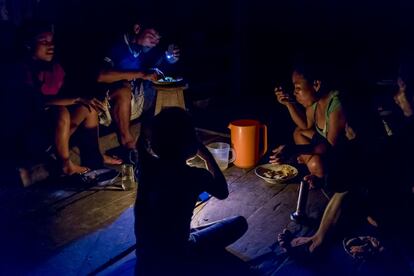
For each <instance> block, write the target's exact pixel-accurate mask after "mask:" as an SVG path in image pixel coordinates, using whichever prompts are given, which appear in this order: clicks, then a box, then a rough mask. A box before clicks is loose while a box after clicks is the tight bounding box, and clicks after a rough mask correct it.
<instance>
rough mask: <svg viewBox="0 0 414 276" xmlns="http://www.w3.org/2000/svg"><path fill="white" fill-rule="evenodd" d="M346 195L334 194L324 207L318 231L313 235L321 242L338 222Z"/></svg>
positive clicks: (345, 193) (344, 193)
mask: <svg viewBox="0 0 414 276" xmlns="http://www.w3.org/2000/svg"><path fill="white" fill-rule="evenodd" d="M347 194H348V192H343V193H335V194H334V195H333V196H332V198H331V200H330V201H329V203H328V205H327V206H326V208H325V212H324V213H323V216H322V220H321V223H320V225H319V228H318V231H317V232H316V234H315V235H316V236H319V237H321V238H322V240H324V239H325V237H326V235H327V234H328V232H329V231H330V230H331V229H332V228H333V227H334V226H335V225H336V223H337V222H338V219H339V217H340V216H341V212H342V208H343V201H344V198H345V197H346V195H347Z"/></svg>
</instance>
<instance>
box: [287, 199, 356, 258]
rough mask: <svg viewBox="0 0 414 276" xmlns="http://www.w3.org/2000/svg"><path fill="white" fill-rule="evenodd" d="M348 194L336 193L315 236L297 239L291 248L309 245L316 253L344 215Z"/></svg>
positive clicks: (310, 249)
mask: <svg viewBox="0 0 414 276" xmlns="http://www.w3.org/2000/svg"><path fill="white" fill-rule="evenodd" d="M347 194H348V192H343V193H335V194H334V195H333V196H332V198H331V200H330V201H329V203H328V205H327V206H326V208H325V211H324V213H323V216H322V220H321V223H320V225H319V228H318V230H317V231H316V233H315V235H313V236H312V237H298V238H295V239H293V240H292V242H291V246H292V247H296V246H299V245H302V244H305V243H306V244H307V243H309V251H310V252H314V251H315V250H316V249H317V248H318V247H319V246H320V245H321V244H322V243H323V241H324V240H325V239H326V237H327V234H329V232H330V231H331V230H332V228H333V227H334V226H335V225H336V223H337V222H338V219H339V217H340V216H341V213H342V207H343V202H344V198H345V197H346V195H347Z"/></svg>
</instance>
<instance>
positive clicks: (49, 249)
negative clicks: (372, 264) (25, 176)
mask: <svg viewBox="0 0 414 276" xmlns="http://www.w3.org/2000/svg"><path fill="white" fill-rule="evenodd" d="M198 133H199V136H200V139H201V140H202V141H204V143H205V144H208V143H210V142H214V141H228V140H229V137H228V135H222V134H219V133H215V132H210V131H205V130H199V131H198ZM192 165H194V166H203V162H202V161H201V160H193V164H192ZM224 174H225V176H226V179H227V181H228V185H229V190H230V195H229V197H228V198H227V199H225V200H217V199H215V198H211V199H209V200H208V201H206V202H205V203H203V204H201V205H199V206H198V207H197V208H196V209H195V210H194V216H193V220H192V226H193V227H196V226H201V225H203V224H206V223H210V222H213V221H215V220H220V219H222V218H226V217H228V216H233V215H242V216H244V217H245V218H246V219H247V221H248V224H249V229H248V231H247V232H246V234H245V235H244V236H243V237H242V238H241V239H239V240H238V241H237V242H235V243H234V244H232V245H231V246H229V247H228V248H227V250H228V251H229V252H230V253H231V254H233V255H234V256H236V257H237V258H239V259H240V260H242V261H243V262H245V263H247V264H248V266H249V267H250V268H251V271H253V272H254V273H256V274H257V275H294V274H292V273H296V272H297V271H299V273H296V275H302V273H304V271H305V272H307V270H306V269H305V270H303V266H302V265H301V264H300V265H299V268H300V269H299V270H298V267H297V266H295V265H294V266H293V267H291V268H289V269H287V270H286V269H285V267H289V266H288V265H287V264H288V262H289V261H291V260H290V259H289V258H288V256H287V255H286V254H285V253H283V252H282V251H281V250H280V248H279V247H278V245H277V244H276V236H277V234H278V233H280V232H281V231H282V230H283V228H288V229H290V230H292V231H293V232H294V233H295V234H296V235H306V234H310V233H311V232H312V231H314V230H315V226H316V225H317V223H318V221H319V219H320V217H321V214H322V211H323V209H324V207H325V205H326V203H327V201H328V200H327V198H326V197H325V195H324V194H323V193H322V192H321V191H320V190H314V191H310V193H309V200H308V205H307V213H308V215H309V217H310V218H311V220H310V223H309V224H307V225H299V224H296V223H294V222H292V221H291V220H290V213H291V212H293V211H294V209H295V207H296V199H297V194H298V179H296V180H293V181H291V182H289V183H286V184H269V183H266V182H265V181H264V180H262V179H260V178H258V177H257V176H256V175H255V174H254V169H250V170H243V169H240V168H237V167H235V166H230V167H229V168H228V169H227V170H226V171H225V172H224ZM0 195H1V201H0V212H1V215H2V217H3V221H5V222H6V224H3V226H2V227H1V229H0V231H1V236H0V238H1V243H2V255H1V257H2V258H1V260H2V262H0V272H2V273H0V274H22V275H25V274H34V275H45V274H48V275H59V274H60V275H86V274H89V273H91V272H93V271H96V269H99V268H102V265H105V264H108V261H110V260H111V259H112V258H114V257H117V256H121V255H120V254H122V253H125V252H126V253H128V252H129V251H128V250H127V249H128V248H131V246H133V245H134V244H135V236H134V233H133V221H134V216H133V209H132V207H133V204H134V200H135V195H136V191H135V190H133V191H122V190H121V189H120V187H119V182H115V183H114V185H111V186H106V187H99V186H94V187H86V186H82V185H79V184H77V183H49V184H43V185H33V186H30V187H29V188H26V189H23V188H4V190H3V191H1V193H0ZM342 251H343V250H342ZM342 251H341V252H342ZM342 253H344V252H342ZM125 255H127V256H126V257H124V258H120V260H117V262H114V263H115V264H114V265H111V266H109V267H107V268H106V269H105V270H103V272H101V274H102V275H133V268H134V265H135V256H134V253H133V252H131V253H130V254H125ZM339 258H343V259H344V260H348V262H350V261H349V260H350V259H351V258H350V257H349V256H347V255H346V254H345V253H344V254H343V255H341V256H340V257H339ZM6 260H7V261H6ZM295 271H296V272H295ZM29 272H30V273H29ZM336 274H338V273H336ZM339 274H340V273H339ZM195 275H197V274H195ZM215 275H221V274H220V273H219V272H217V273H215ZM227 275H229V274H227ZM233 275H237V274H233ZM312 275H315V274H312ZM316 275H318V274H316Z"/></svg>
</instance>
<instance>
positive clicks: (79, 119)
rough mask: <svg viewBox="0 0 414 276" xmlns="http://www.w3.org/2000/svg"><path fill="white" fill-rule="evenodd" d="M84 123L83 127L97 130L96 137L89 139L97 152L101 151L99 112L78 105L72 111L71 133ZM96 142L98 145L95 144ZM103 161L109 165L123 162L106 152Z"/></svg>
mask: <svg viewBox="0 0 414 276" xmlns="http://www.w3.org/2000/svg"><path fill="white" fill-rule="evenodd" d="M81 124H83V127H85V128H86V129H87V130H95V131H92V132H94V133H95V134H94V137H90V138H89V140H90V141H88V142H89V143H90V144H92V145H93V146H94V147H96V148H97V150H96V151H97V153H98V152H99V154H100V150H99V120H98V113H97V112H96V111H95V110H94V109H92V110H91V111H89V109H87V108H86V107H84V106H79V107H77V108H76V109H75V110H74V111H73V112H72V113H71V128H70V131H71V135H72V134H73V133H74V132H75V131H76V129H77V128H78V127H79V125H81ZM95 143H96V145H95ZM102 158H103V162H104V164H108V165H119V164H122V160H121V159H118V158H114V157H111V156H109V155H106V154H102Z"/></svg>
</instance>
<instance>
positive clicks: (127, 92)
mask: <svg viewBox="0 0 414 276" xmlns="http://www.w3.org/2000/svg"><path fill="white" fill-rule="evenodd" d="M131 97H132V96H131V89H130V88H129V87H128V86H124V87H121V88H119V89H117V90H115V91H113V92H112V94H111V100H112V102H113V105H114V109H113V115H114V120H115V123H116V125H117V126H118V131H119V140H120V144H121V145H122V146H123V147H125V148H127V149H134V148H135V139H134V137H133V136H132V134H131V132H130V130H129V120H130V117H131Z"/></svg>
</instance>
